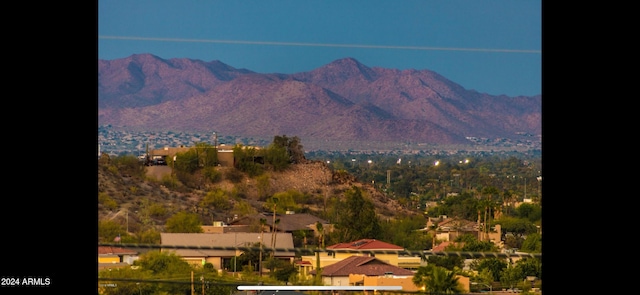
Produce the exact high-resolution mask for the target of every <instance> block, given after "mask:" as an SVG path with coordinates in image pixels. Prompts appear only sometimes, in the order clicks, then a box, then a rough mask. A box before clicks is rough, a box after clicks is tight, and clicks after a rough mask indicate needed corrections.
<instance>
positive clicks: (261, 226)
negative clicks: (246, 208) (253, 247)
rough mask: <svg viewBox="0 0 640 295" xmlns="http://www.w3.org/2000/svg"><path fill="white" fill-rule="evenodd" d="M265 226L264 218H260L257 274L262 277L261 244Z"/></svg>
mask: <svg viewBox="0 0 640 295" xmlns="http://www.w3.org/2000/svg"><path fill="white" fill-rule="evenodd" d="M266 224H267V220H266V219H265V218H260V258H259V262H258V267H259V270H258V274H259V275H260V277H262V242H263V241H264V226H265V225H266Z"/></svg>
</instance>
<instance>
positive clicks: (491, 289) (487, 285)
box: [471, 282, 493, 293]
mask: <svg viewBox="0 0 640 295" xmlns="http://www.w3.org/2000/svg"><path fill="white" fill-rule="evenodd" d="M471 285H484V286H485V287H489V293H493V288H492V287H491V285H490V284H485V283H477V282H471Z"/></svg>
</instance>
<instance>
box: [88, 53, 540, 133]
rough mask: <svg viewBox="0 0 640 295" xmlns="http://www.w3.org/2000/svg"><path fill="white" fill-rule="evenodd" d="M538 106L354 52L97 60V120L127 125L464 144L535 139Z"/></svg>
mask: <svg viewBox="0 0 640 295" xmlns="http://www.w3.org/2000/svg"><path fill="white" fill-rule="evenodd" d="M487 74H490V73H487ZM541 109H542V96H541V95H536V96H517V97H509V96H506V95H490V94H486V93H479V92H477V91H475V90H468V89H465V88H464V87H462V86H461V85H458V84H456V83H454V82H453V81H450V80H448V79H447V78H445V77H443V76H441V75H439V74H438V73H436V72H433V71H430V70H414V69H409V70H398V69H388V68H380V67H368V66H366V65H364V64H362V63H360V62H359V61H357V60H356V59H353V58H343V59H339V60H335V61H333V62H331V63H329V64H326V65H324V66H322V67H319V68H316V69H314V70H311V71H308V72H300V73H294V74H281V73H257V72H254V71H251V70H248V69H237V68H234V67H232V66H230V65H227V64H225V63H223V62H221V61H218V60H214V61H210V62H205V61H201V60H193V59H187V58H172V59H162V58H159V57H157V56H155V55H152V54H135V55H132V56H129V57H127V58H122V59H114V60H98V110H97V111H98V124H99V125H111V126H114V127H119V128H123V129H128V130H148V131H154V130H158V131H159V130H164V131H167V130H169V131H189V132H212V131H213V132H216V133H218V134H233V135H238V136H247V137H262V138H272V137H273V136H275V135H287V136H298V137H299V138H301V139H302V141H303V142H304V141H305V140H306V139H313V140H324V141H379V142H390V141H411V142H418V143H427V144H468V143H469V140H468V138H470V137H474V138H489V139H496V138H505V139H514V138H518V137H520V136H521V135H522V134H529V135H533V136H539V135H541V131H542V114H541Z"/></svg>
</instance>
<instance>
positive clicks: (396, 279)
mask: <svg viewBox="0 0 640 295" xmlns="http://www.w3.org/2000/svg"><path fill="white" fill-rule="evenodd" d="M349 277H350V278H349V279H351V276H349ZM412 279H413V277H411V276H393V275H389V276H363V278H361V280H362V281H363V285H364V286H402V291H405V292H415V291H418V290H419V288H418V287H417V286H416V285H415V284H414V283H413V281H412Z"/></svg>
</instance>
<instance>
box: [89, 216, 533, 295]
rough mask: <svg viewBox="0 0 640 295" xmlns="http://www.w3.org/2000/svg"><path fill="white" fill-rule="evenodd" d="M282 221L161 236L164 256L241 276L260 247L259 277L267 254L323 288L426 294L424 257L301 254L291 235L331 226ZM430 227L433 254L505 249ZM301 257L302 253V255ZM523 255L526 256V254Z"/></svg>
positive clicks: (466, 286) (465, 224)
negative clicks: (466, 246) (475, 247)
mask: <svg viewBox="0 0 640 295" xmlns="http://www.w3.org/2000/svg"><path fill="white" fill-rule="evenodd" d="M278 218H279V219H278V220H279V223H278V226H277V227H274V226H273V225H274V224H273V223H272V222H264V221H270V220H272V216H269V215H268V214H267V213H260V214H258V215H255V216H247V217H243V218H237V219H234V220H233V221H231V222H230V223H229V224H227V223H225V222H217V223H216V224H214V225H203V226H202V228H203V232H202V233H161V247H160V248H161V250H160V251H161V252H170V253H174V254H176V255H178V256H179V257H181V258H182V259H183V260H184V261H186V262H188V263H189V264H190V265H192V266H193V267H195V268H196V269H197V268H204V267H205V265H207V264H209V265H210V267H212V268H213V269H214V270H215V271H217V272H219V273H230V274H233V276H234V277H241V276H243V275H244V271H243V270H242V269H239V268H238V265H237V264H236V263H237V259H238V257H240V256H241V255H243V254H244V253H245V252H247V251H250V250H255V249H256V248H257V249H259V252H260V255H259V259H258V260H257V261H253V262H252V264H253V269H254V270H255V271H256V272H257V273H258V274H259V276H263V275H266V274H267V273H268V272H269V271H270V270H269V268H268V267H267V266H265V265H264V264H263V262H264V261H266V257H267V255H272V257H274V258H276V259H278V260H282V261H285V262H286V263H289V264H293V265H294V266H295V269H296V273H297V276H298V277H299V279H300V280H309V279H312V278H314V277H315V276H318V275H319V276H320V282H321V284H322V285H323V286H336V287H341V286H367V287H376V286H401V288H402V291H405V292H419V291H421V288H420V287H418V286H416V284H415V283H414V282H413V277H414V275H415V274H416V270H418V269H419V268H420V267H422V266H426V265H427V261H425V260H424V259H422V258H421V257H420V256H417V255H409V254H406V253H412V252H414V251H408V249H404V248H403V247H400V246H397V245H394V244H391V243H387V242H385V241H380V240H376V239H359V240H355V241H346V242H342V243H337V244H333V245H328V246H326V247H325V248H324V249H322V250H321V251H313V250H312V249H304V250H306V251H301V250H303V249H300V248H297V247H296V246H295V245H294V241H293V235H292V232H294V231H296V230H306V231H308V233H309V238H312V239H313V238H316V239H317V238H319V236H320V235H321V233H320V232H318V231H317V227H316V224H317V223H322V224H323V228H324V229H326V230H328V231H330V230H331V228H332V227H331V224H329V223H327V221H325V220H322V219H320V218H316V217H313V216H311V215H309V214H296V213H293V212H288V214H284V215H279V216H278ZM256 219H259V220H263V227H262V228H260V229H259V230H256V229H255V228H252V227H251V226H250V225H251V224H255V223H253V222H251V220H256ZM429 227H435V228H436V231H437V237H438V239H437V241H438V244H437V245H434V247H433V248H432V249H431V252H433V253H435V252H443V251H447V250H446V249H447V247H448V246H450V245H456V244H457V245H458V246H460V245H461V243H456V242H454V240H455V239H456V237H458V236H460V235H462V234H471V235H473V236H475V237H480V238H482V237H483V236H484V237H485V239H489V240H491V242H492V243H495V244H496V245H497V246H499V247H501V245H502V241H500V236H501V233H500V226H496V227H495V228H494V231H491V232H489V233H483V232H481V231H480V227H479V226H478V224H477V223H474V222H470V221H465V220H459V219H456V218H447V217H446V216H440V217H438V218H430V219H429V220H428V224H425V229H427V228H429ZM268 248H274V249H275V251H273V252H267V251H266V250H267V249H268ZM263 251H264V252H263ZM298 252H300V253H303V254H302V255H299V254H298ZM402 252H406V253H405V254H402ZM503 252H504V253H509V252H508V251H503ZM139 253H140V252H138V251H136V250H135V249H131V248H120V247H104V246H101V247H99V250H98V269H99V270H102V269H107V268H123V267H131V268H136V266H135V265H134V262H135V261H136V260H137V259H138V257H139V256H138V255H139ZM267 253H270V254H267ZM304 253H306V254H304ZM522 254H525V256H526V254H527V253H522ZM517 259H518V257H517V256H516V257H514V261H517ZM473 260H474V259H471V258H467V259H465V269H466V270H470V268H469V265H470V264H471V263H472V262H473ZM319 269H321V272H319V271H318V270H319ZM457 280H458V282H459V284H460V285H461V286H462V289H463V291H464V293H468V292H469V291H470V286H471V285H473V284H474V282H472V281H470V278H469V277H465V276H461V275H457ZM538 289H539V288H534V289H533V290H534V291H535V290H538ZM501 292H506V293H509V292H513V290H510V291H507V290H506V289H505V290H495V292H494V293H496V294H499V293H501ZM238 294H245V293H242V292H241V293H238ZM246 294H249V293H246ZM251 294H256V293H251Z"/></svg>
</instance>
